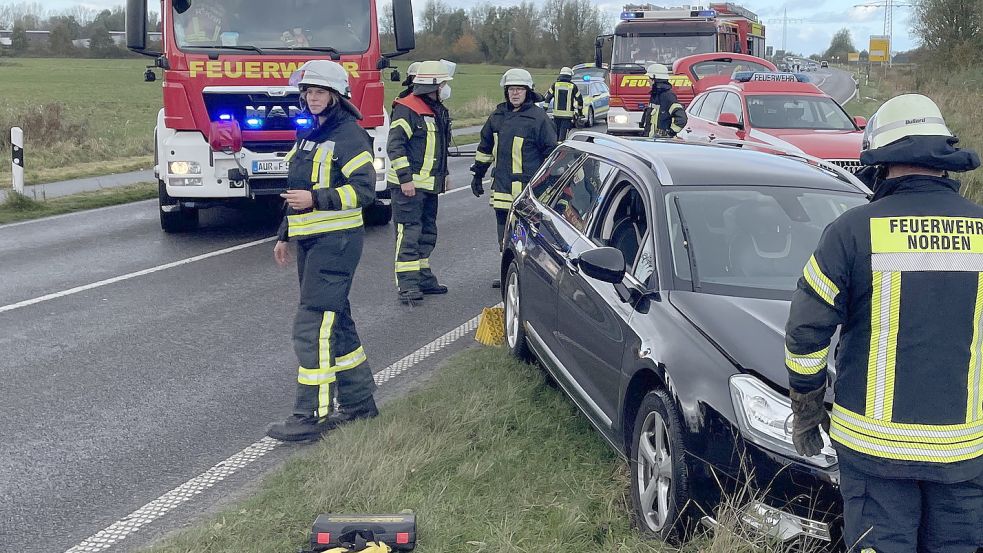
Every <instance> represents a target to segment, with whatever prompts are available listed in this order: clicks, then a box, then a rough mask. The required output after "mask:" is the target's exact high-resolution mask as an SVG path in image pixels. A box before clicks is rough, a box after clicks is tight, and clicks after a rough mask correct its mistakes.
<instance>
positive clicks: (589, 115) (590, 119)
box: [587, 108, 597, 127]
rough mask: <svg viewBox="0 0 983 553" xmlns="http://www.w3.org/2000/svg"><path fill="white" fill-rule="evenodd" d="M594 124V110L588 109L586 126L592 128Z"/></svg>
mask: <svg viewBox="0 0 983 553" xmlns="http://www.w3.org/2000/svg"><path fill="white" fill-rule="evenodd" d="M596 123H597V121H595V119H594V108H590V109H589V110H588V111H587V126H588V127H593V126H594V125H595V124H596Z"/></svg>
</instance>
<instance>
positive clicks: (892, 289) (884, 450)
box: [785, 176, 983, 480]
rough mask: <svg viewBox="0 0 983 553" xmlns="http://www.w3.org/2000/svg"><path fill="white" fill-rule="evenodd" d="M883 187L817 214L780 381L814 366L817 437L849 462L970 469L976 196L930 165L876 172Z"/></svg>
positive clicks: (979, 368) (981, 344)
mask: <svg viewBox="0 0 983 553" xmlns="http://www.w3.org/2000/svg"><path fill="white" fill-rule="evenodd" d="M880 186H887V187H891V188H890V189H889V192H888V193H887V195H885V196H884V197H882V198H881V199H878V200H877V201H874V202H872V203H870V204H867V205H865V206H861V207H858V208H855V209H853V210H850V211H849V212H847V213H845V214H844V215H842V216H841V217H840V218H838V219H837V220H836V221H834V222H833V223H832V224H830V225H829V227H827V229H826V231H825V232H824V234H823V237H822V239H821V241H820V243H819V246H818V248H817V249H816V251H815V254H814V255H813V256H812V257H811V258H810V259H809V261H808V263H807V264H806V266H805V268H804V270H803V276H802V278H800V279H799V283H798V289H797V290H796V292H795V294H794V296H793V299H792V306H791V312H790V315H789V320H788V325H787V327H786V352H785V357H786V367H787V369H788V373H789V382H790V384H791V386H792V388H794V389H796V390H798V391H800V392H806V391H810V390H815V389H817V388H819V387H821V386H822V385H823V384H824V383H825V382H826V379H827V362H826V359H827V356H828V355H829V347H830V341H831V338H832V336H833V333H834V331H835V330H836V328H837V327H838V326H841V327H842V328H841V331H840V332H841V335H840V341H839V344H838V346H837V351H836V381H835V385H834V390H835V392H836V400H835V405H834V407H833V412H832V428H831V430H830V437H831V438H832V439H833V441H834V442H835V443H836V445H837V450H838V451H845V452H846V453H847V454H848V455H851V456H852V457H856V458H857V459H860V462H862V463H864V465H865V466H862V467H859V468H860V470H864V471H867V472H871V473H873V474H878V472H880V473H882V474H888V473H889V474H890V477H895V478H919V479H932V480H946V479H951V478H963V479H969V478H973V477H975V476H976V475H978V474H980V472H983V207H980V206H978V205H976V204H974V203H972V202H970V201H969V200H966V199H965V198H963V197H962V196H960V195H959V194H958V189H959V183H958V182H956V181H952V180H949V179H944V178H936V177H926V176H909V177H902V178H897V179H890V180H887V181H884V182H883V183H881V185H880Z"/></svg>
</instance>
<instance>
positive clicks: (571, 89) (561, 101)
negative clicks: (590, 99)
mask: <svg viewBox="0 0 983 553" xmlns="http://www.w3.org/2000/svg"><path fill="white" fill-rule="evenodd" d="M551 100H552V101H553V117H555V118H558V119H573V118H574V117H575V116H576V115H577V114H579V113H582V112H583V110H584V96H583V94H581V93H580V89H579V88H577V85H575V84H573V83H572V82H570V77H567V76H563V77H560V78H559V79H558V80H557V81H556V82H555V83H553V86H551V87H550V89H549V92H547V93H546V99H545V101H546V102H547V103H549V102H550V101H551Z"/></svg>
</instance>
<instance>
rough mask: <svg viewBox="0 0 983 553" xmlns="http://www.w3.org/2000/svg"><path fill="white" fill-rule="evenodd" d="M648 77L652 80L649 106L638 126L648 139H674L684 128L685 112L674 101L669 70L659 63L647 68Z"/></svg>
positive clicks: (677, 102)
mask: <svg viewBox="0 0 983 553" xmlns="http://www.w3.org/2000/svg"><path fill="white" fill-rule="evenodd" d="M647 73H648V77H649V78H650V79H652V91H651V92H649V105H648V106H647V107H646V108H645V111H644V112H643V113H642V120H641V121H640V122H639V126H640V127H642V128H643V129H644V131H643V134H644V135H645V136H647V137H649V138H655V137H662V138H675V137H676V135H677V134H679V133H680V132H681V131H682V130H683V127H685V126H686V121H687V118H686V110H684V109H683V105H682V104H680V103H679V100H677V99H676V93H675V92H673V91H672V84H670V83H669V68H667V67H666V66H665V65H662V64H661V63H653V64H652V65H650V66H648V70H647Z"/></svg>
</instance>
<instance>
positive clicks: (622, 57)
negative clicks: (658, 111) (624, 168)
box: [594, 4, 764, 134]
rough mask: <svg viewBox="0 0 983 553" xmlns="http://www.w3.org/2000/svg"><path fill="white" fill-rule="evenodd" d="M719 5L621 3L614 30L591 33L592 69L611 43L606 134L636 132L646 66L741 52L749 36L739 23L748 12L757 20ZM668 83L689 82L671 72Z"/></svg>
mask: <svg viewBox="0 0 983 553" xmlns="http://www.w3.org/2000/svg"><path fill="white" fill-rule="evenodd" d="M720 6H722V7H723V8H725V9H726V11H725V12H718V11H717V10H716V9H714V8H707V7H703V6H688V7H676V8H663V7H659V6H654V5H651V4H646V5H627V6H625V8H624V11H622V12H621V20H620V21H619V23H618V24H617V25H616V26H615V29H614V34H611V35H601V36H598V37H597V40H596V42H595V44H594V63H595V65H597V66H598V67H601V66H602V65H603V64H604V61H605V60H604V55H603V52H604V47H605V45H606V44H608V42H609V41H610V43H611V57H610V63H609V64H608V67H609V69H610V71H609V75H608V79H609V83H608V85H609V88H610V93H611V99H610V110H609V112H608V132H610V133H612V134H637V133H640V132H641V127H640V126H639V121H640V120H641V116H642V111H644V109H645V106H646V105H647V104H648V97H649V89H650V88H651V82H650V81H649V79H648V77H646V76H645V71H646V68H647V67H648V65H649V64H652V63H662V64H665V65H666V66H668V67H670V68H671V67H672V65H673V62H675V61H676V60H678V59H680V58H683V57H686V56H691V55H694V54H703V53H710V52H728V53H741V52H744V50H745V48H746V47H747V46H746V45H747V44H748V43H749V41H750V40H751V39H750V38H749V37H750V36H751V35H742V26H743V23H742V21H748V22H751V20H750V19H748V16H753V17H754V19H755V21H754V22H753V23H755V24H757V17H756V16H754V14H752V13H751V12H749V11H747V10H745V9H743V8H740V7H739V6H734V5H733V4H722V5H720ZM746 27H747V32H749V33H750V32H756V31H757V30H758V29H757V28H754V29H752V27H751V26H750V25H747V26H746ZM760 33H761V35H762V36H763V35H764V27H763V26H760ZM762 44H763V42H762ZM670 81H671V82H672V84H673V86H677V87H691V85H692V81H691V80H690V78H689V77H688V76H686V75H673V76H672V78H671V79H670Z"/></svg>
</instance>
